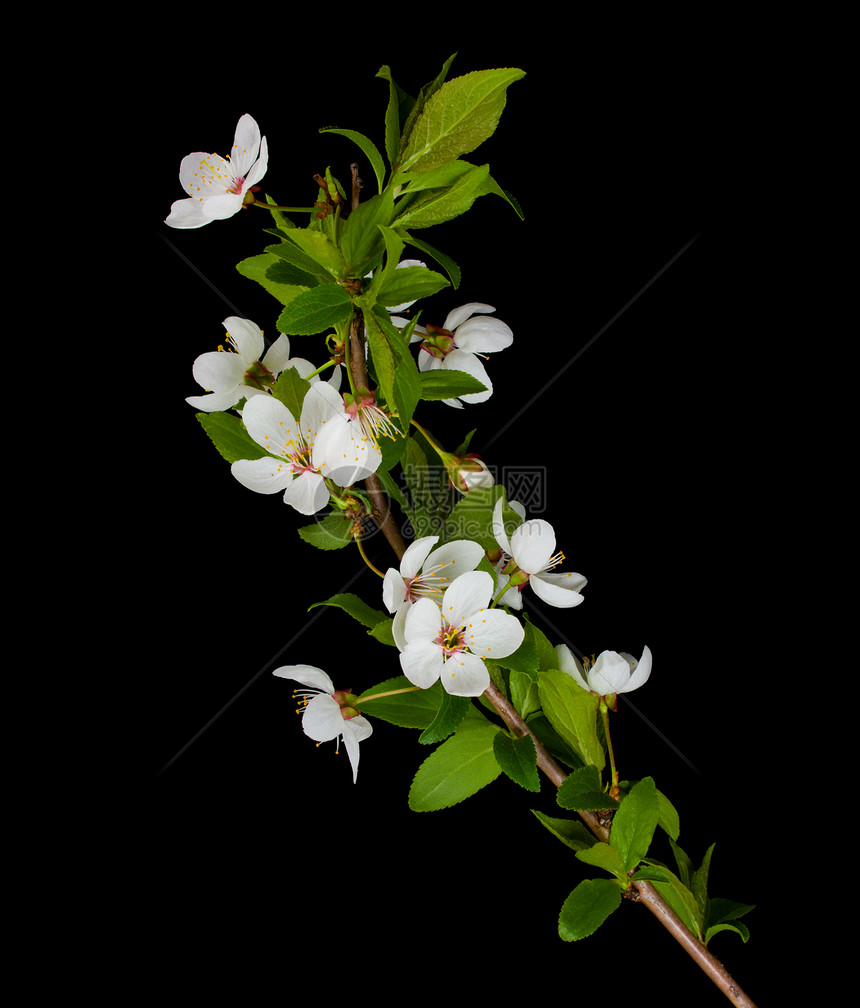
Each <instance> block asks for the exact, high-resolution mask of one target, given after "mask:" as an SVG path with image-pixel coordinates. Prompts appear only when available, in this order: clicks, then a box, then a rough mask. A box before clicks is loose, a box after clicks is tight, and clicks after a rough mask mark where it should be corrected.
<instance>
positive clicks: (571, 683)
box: [538, 669, 606, 770]
mask: <svg viewBox="0 0 860 1008" xmlns="http://www.w3.org/2000/svg"><path fill="white" fill-rule="evenodd" d="M538 688H539V691H540V698H541V707H542V709H543V711H544V713H545V714H546V716H547V717H548V718H549V720H550V723H551V724H552V726H553V728H555V730H556V731H557V732H558V734H559V735H560V736H561V738H562V739H564V741H565V742H566V743H567V744H568V745H569V746H570V747H571V748H572V749H573V751H574V752H575V753H576V754H577V755H578V756H579V757H580V758H581V759H582V762H583V763H588V764H592V765H593V766H596V767H597V769H598V770H602V769H603V767H604V766H605V764H606V756H605V755H604V752H603V747H602V746H601V744H600V740H599V738H598V734H597V704H598V699H599V698H598V697H597V696H596V695H595V694H593V693H590V692H589V691H588V690H585V689H583V688H582V687H581V686H580V685H579V684H578V683H577V682H576V681H575V680H574V679H573V677H572V676H569V675H567V674H566V673H565V672H562V671H561V670H559V669H548V670H547V671H545V672H542V673H541V675H540V679H539V680H538Z"/></svg>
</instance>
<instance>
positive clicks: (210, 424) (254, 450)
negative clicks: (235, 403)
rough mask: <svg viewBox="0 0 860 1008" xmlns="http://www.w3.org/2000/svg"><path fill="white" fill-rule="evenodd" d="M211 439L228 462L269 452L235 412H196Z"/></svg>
mask: <svg viewBox="0 0 860 1008" xmlns="http://www.w3.org/2000/svg"><path fill="white" fill-rule="evenodd" d="M194 415H195V416H196V417H197V419H198V420H199V421H200V425H201V426H202V427H203V430H205V431H206V433H207V435H208V436H209V440H210V441H211V442H212V444H214V445H215V447H216V448H217V450H218V453H219V455H221V457H222V458H225V459H226V460H227V461H228V462H230V463H233V462H238V461H239V460H240V459H258V458H265V457H266V456H267V455H268V454H269V453H268V452H267V451H266V450H265V448H261V447H260V446H259V445H258V444H257V442H256V441H255V440H254V439H253V438H252V437H251V435H250V434H249V433H248V432H247V431H246V430H245V426H244V424H243V423H242V421H241V419H240V418H239V417H237V416H236V415H235V414H233V413H221V412H213V413H195V414H194Z"/></svg>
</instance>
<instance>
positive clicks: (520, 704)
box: [508, 669, 540, 721]
mask: <svg viewBox="0 0 860 1008" xmlns="http://www.w3.org/2000/svg"><path fill="white" fill-rule="evenodd" d="M508 682H509V691H510V696H511V703H512V704H513V705H514V707H515V708H516V710H517V713H518V714H519V716H520V717H521V718H522V719H523V720H524V721H525V720H526V719H527V718H528V717H529V716H530V715H532V714H534V713H535V712H536V711H538V710H540V697H539V695H538V688H537V683H536V682H535V681H534V679H532V677H531V676H530V675H527V674H526V673H525V672H520V671H519V670H518V669H511V670H510V676H509V679H508Z"/></svg>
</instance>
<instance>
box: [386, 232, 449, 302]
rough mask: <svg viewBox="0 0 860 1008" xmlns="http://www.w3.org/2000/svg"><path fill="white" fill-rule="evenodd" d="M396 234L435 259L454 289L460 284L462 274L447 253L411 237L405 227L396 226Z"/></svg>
mask: <svg viewBox="0 0 860 1008" xmlns="http://www.w3.org/2000/svg"><path fill="white" fill-rule="evenodd" d="M397 234H398V235H400V237H401V238H402V239H403V240H404V241H406V242H408V243H409V244H410V245H412V246H414V247H415V248H416V249H418V251H419V252H421V253H422V254H423V255H428V256H430V258H431V259H435V260H436V262H437V263H438V264H439V265H440V266H441V267H442V269H443V270H444V271H445V272H446V273H447V274H448V279H449V280H450V281H451V286H452V287H453V288H454V290H456V289H457V288H458V287H459V286H460V281H461V279H462V276H463V275H462V271H461V270H460V267H459V266H458V265H457V263H456V262H455V261H454V260H453V259H452V258H451V257H450V256H449V255H447V254H446V253H445V252H441V251H440V250H439V249H437V248H434V247H433V246H432V245H429V244H428V243H427V242H425V241H424V240H423V239H421V238H415V237H413V236H412V235H411V234H410V233H409V232H408V231H406V230H405V228H398V229H397Z"/></svg>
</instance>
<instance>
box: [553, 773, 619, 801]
mask: <svg viewBox="0 0 860 1008" xmlns="http://www.w3.org/2000/svg"><path fill="white" fill-rule="evenodd" d="M555 799H556V802H557V803H558V804H559V805H560V806H561V807H562V808H565V809H570V810H571V811H573V812H585V811H591V812H597V811H600V810H602V809H617V808H618V802H617V801H616V800H615V799H614V798H610V796H609V795H608V794H607V793H606V792H605V791H604V790H603V786H602V784H601V781H600V771H599V770H598V769H597V767H596V766H591V765H589V766H584V767H580V768H579V769H577V770H574V771H573V773H571V774H570V775H569V776H568V777H567V778H566V779H565V780H564V781H563V782H562V784H561V786H560V787H559V788H558V790H557V791H556V795H555Z"/></svg>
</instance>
